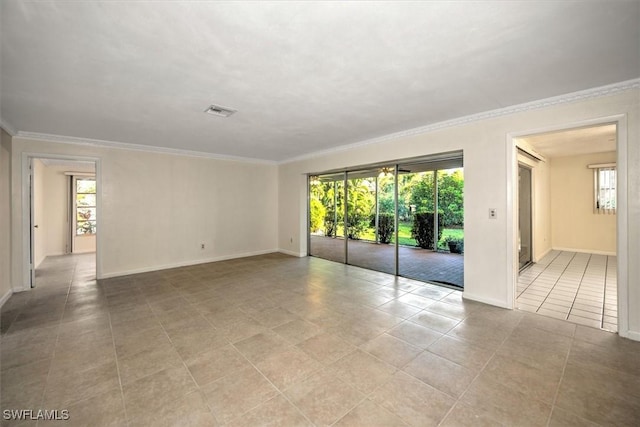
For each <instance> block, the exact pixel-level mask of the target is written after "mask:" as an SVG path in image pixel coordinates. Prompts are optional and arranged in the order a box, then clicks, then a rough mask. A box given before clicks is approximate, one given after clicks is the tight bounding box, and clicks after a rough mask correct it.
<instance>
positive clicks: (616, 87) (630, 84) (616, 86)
mask: <svg viewBox="0 0 640 427" xmlns="http://www.w3.org/2000/svg"><path fill="white" fill-rule="evenodd" d="M638 88H640V78H637V79H632V80H626V81H624V82H618V83H613V84H610V85H606V86H599V87H596V88H591V89H585V90H581V91H578V92H572V93H567V94H564V95H558V96H553V97H551V98H545V99H540V100H537V101H531V102H526V103H524V104H517V105H512V106H509V107H503V108H498V109H495V110H489V111H483V112H481V113H476V114H471V115H468V116H463V117H458V118H455V119H451V120H445V121H442V122H437V123H432V124H429V125H425V126H420V127H417V128H412V129H407V130H403V131H400V132H395V133H390V134H387V135H383V136H379V137H376V138H371V139H367V140H364V141H359V142H355V143H352V144H346V145H340V146H338V147H333V148H329V149H326V150H318V151H314V152H312V153H307V154H303V155H300V156H296V157H292V158H289V159H286V160H282V161H280V162H278V164H280V165H282V164H287V163H293V162H297V161H301V160H308V159H311V158H314V157H319V156H324V155H328V154H332V153H337V152H341V151H347V150H352V149H354V148H358V147H363V146H366V145H372V144H378V143H380V142H384V141H388V140H392V139H399V138H405V137H409V136H415V135H421V134H425V133H429V132H433V131H436V130H440V129H444V128H450V127H454V126H462V125H465V124H469V123H473V122H478V121H481V120H488V119H493V118H497V117H502V116H508V115H511V114H516V113H521V112H525V111H532V110H539V109H542V108H547V107H552V106H556V105H561V104H569V103H572V102H577V101H583V100H587V99H592V98H601V97H605V96H611V95H616V94H618V93H620V92H624V91H627V90H630V89H638Z"/></svg>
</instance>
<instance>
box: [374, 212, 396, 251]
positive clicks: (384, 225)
mask: <svg viewBox="0 0 640 427" xmlns="http://www.w3.org/2000/svg"><path fill="white" fill-rule="evenodd" d="M370 225H371V227H374V228H375V226H376V216H375V215H371V224H370ZM394 226H395V220H394V216H393V214H385V213H381V214H380V215H378V241H379V242H380V243H385V244H386V243H391V238H392V237H393V231H394Z"/></svg>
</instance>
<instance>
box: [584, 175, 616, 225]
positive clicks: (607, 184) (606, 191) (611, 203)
mask: <svg viewBox="0 0 640 427" xmlns="http://www.w3.org/2000/svg"><path fill="white" fill-rule="evenodd" d="M589 168H590V169H593V189H594V212H595V213H599V214H615V213H616V164H615V163H607V164H598V165H589Z"/></svg>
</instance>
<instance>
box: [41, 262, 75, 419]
mask: <svg viewBox="0 0 640 427" xmlns="http://www.w3.org/2000/svg"><path fill="white" fill-rule="evenodd" d="M45 259H46V258H45ZM76 268H77V261H75V262H74V265H73V271H72V272H71V276H70V279H69V286H68V288H67V293H66V295H65V299H64V307H63V309H62V315H61V316H60V319H59V320H58V324H57V326H56V342H55V344H54V346H53V353H52V354H51V360H50V361H49V370H48V371H47V377H46V379H45V383H44V389H43V390H42V396H41V398H40V407H41V408H43V407H44V397H45V396H46V395H47V390H48V388H49V380H50V378H51V371H52V369H53V361H54V359H55V357H56V350H57V348H58V343H59V342H60V329H61V328H62V319H63V318H64V312H65V310H66V309H67V302H68V301H69V293H70V292H71V285H72V284H73V275H74V273H75V271H76ZM38 424H40V420H37V421H36V426H37V425H38Z"/></svg>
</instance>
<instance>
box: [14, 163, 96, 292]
mask: <svg viewBox="0 0 640 427" xmlns="http://www.w3.org/2000/svg"><path fill="white" fill-rule="evenodd" d="M27 178H28V179H27V181H26V183H27V186H28V197H29V203H28V218H27V222H26V224H27V226H28V227H29V241H28V242H27V244H28V253H29V262H28V269H29V279H28V280H29V283H28V285H29V286H28V287H31V288H34V287H37V286H38V282H39V280H38V278H39V277H40V276H41V274H42V273H43V272H44V271H45V270H46V269H48V268H51V267H52V266H55V265H57V264H60V263H63V264H64V265H68V266H69V268H73V266H74V265H75V264H76V263H77V261H79V260H80V259H79V258H78V257H79V256H80V255H79V254H84V255H83V258H82V265H83V266H85V267H83V269H84V270H85V271H86V270H87V269H89V270H91V274H92V275H93V276H95V275H96V261H95V254H96V236H97V227H98V223H97V219H98V218H97V195H98V194H97V184H96V164H95V162H93V161H77V160H70V159H60V158H45V157H30V158H29V159H28V173H27ZM74 257H75V258H74ZM89 258H90V259H89ZM87 266H88V267H87Z"/></svg>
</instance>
